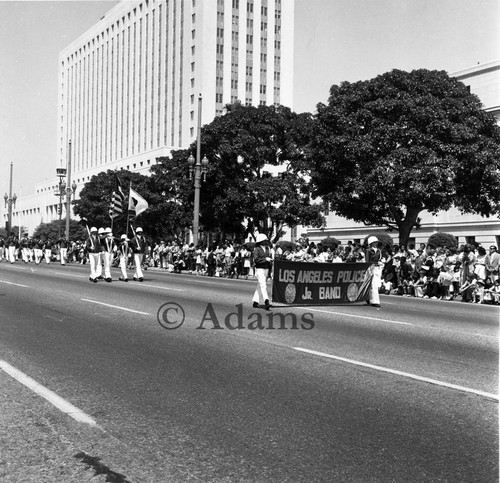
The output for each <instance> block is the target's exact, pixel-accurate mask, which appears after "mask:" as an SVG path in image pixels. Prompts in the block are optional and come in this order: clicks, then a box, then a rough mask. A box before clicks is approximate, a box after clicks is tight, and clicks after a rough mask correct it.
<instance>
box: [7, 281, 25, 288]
mask: <svg viewBox="0 0 500 483" xmlns="http://www.w3.org/2000/svg"><path fill="white" fill-rule="evenodd" d="M0 283H6V284H8V285H15V286H16V287H24V288H29V287H28V285H22V284H20V283H14V282H6V281H4V280H0Z"/></svg>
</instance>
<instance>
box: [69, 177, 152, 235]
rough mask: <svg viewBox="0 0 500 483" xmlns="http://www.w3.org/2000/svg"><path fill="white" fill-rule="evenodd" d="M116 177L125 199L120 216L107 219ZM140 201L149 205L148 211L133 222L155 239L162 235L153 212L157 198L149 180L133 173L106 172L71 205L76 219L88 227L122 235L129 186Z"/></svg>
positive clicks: (124, 225) (89, 182) (125, 218)
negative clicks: (143, 199)
mask: <svg viewBox="0 0 500 483" xmlns="http://www.w3.org/2000/svg"><path fill="white" fill-rule="evenodd" d="M115 174H116V175H117V176H118V178H119V180H120V183H121V185H122V190H123V192H124V195H125V201H124V205H123V216H121V217H120V218H115V219H114V220H113V221H112V220H111V218H110V215H109V210H110V206H111V195H112V193H113V189H114V180H115ZM131 183H132V188H133V189H134V190H135V191H137V192H138V193H139V194H140V195H141V196H142V197H143V198H145V199H146V201H148V203H149V206H150V207H151V209H148V210H146V211H144V212H143V213H141V214H140V215H139V216H138V217H137V218H136V219H135V220H134V225H135V226H138V225H139V224H140V225H141V226H142V228H143V229H144V231H145V233H147V234H148V236H153V235H155V236H156V235H158V231H160V232H161V217H160V216H159V213H158V210H157V209H156V208H155V205H156V204H157V203H155V202H157V198H158V196H157V195H155V194H153V193H151V191H150V184H151V180H150V178H149V176H144V175H142V174H140V173H133V172H131V171H128V170H121V171H113V170H110V169H108V170H107V171H103V172H101V173H98V174H96V175H94V176H92V178H91V179H90V181H88V182H87V183H85V186H84V187H83V189H82V191H81V192H80V196H79V198H78V199H77V200H75V201H74V202H73V205H74V213H75V215H78V216H80V217H81V218H82V219H85V220H86V222H87V224H88V226H89V227H90V226H96V227H103V228H105V227H112V228H113V232H115V233H125V231H126V229H127V209H128V195H129V188H130V184H131Z"/></svg>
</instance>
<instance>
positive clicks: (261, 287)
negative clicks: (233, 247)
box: [252, 233, 272, 310]
mask: <svg viewBox="0 0 500 483" xmlns="http://www.w3.org/2000/svg"><path fill="white" fill-rule="evenodd" d="M269 245H270V243H269V240H268V238H267V236H266V235H264V234H263V233H259V234H258V235H257V237H256V239H255V250H254V252H253V258H254V263H255V277H256V278H257V288H256V289H255V293H254V294H253V299H252V300H253V307H254V308H259V307H261V306H262V305H264V307H265V309H266V310H269V309H270V308H271V304H270V303H269V295H267V284H266V282H267V276H268V274H269V269H270V268H271V262H272V257H271V250H270V249H269Z"/></svg>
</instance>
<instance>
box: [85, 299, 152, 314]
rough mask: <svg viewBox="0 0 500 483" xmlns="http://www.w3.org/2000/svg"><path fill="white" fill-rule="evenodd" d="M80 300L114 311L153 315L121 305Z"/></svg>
mask: <svg viewBox="0 0 500 483" xmlns="http://www.w3.org/2000/svg"><path fill="white" fill-rule="evenodd" d="M80 300H82V301H83V302H90V303H92V304H97V305H104V306H105V307H110V308H112V309H119V310H125V311H126V312H132V313H133V314H139V315H151V314H150V313H149V312H141V311H140V310H133V309H128V308H126V307H121V306H120V305H111V304H106V303H104V302H98V301H97V300H89V299H80Z"/></svg>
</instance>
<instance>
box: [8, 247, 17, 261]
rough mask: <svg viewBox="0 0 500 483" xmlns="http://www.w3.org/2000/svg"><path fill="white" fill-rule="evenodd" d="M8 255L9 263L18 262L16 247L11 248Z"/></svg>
mask: <svg viewBox="0 0 500 483" xmlns="http://www.w3.org/2000/svg"><path fill="white" fill-rule="evenodd" d="M7 253H8V260H9V262H10V263H14V262H15V261H16V247H9V248H8V250H7Z"/></svg>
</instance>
